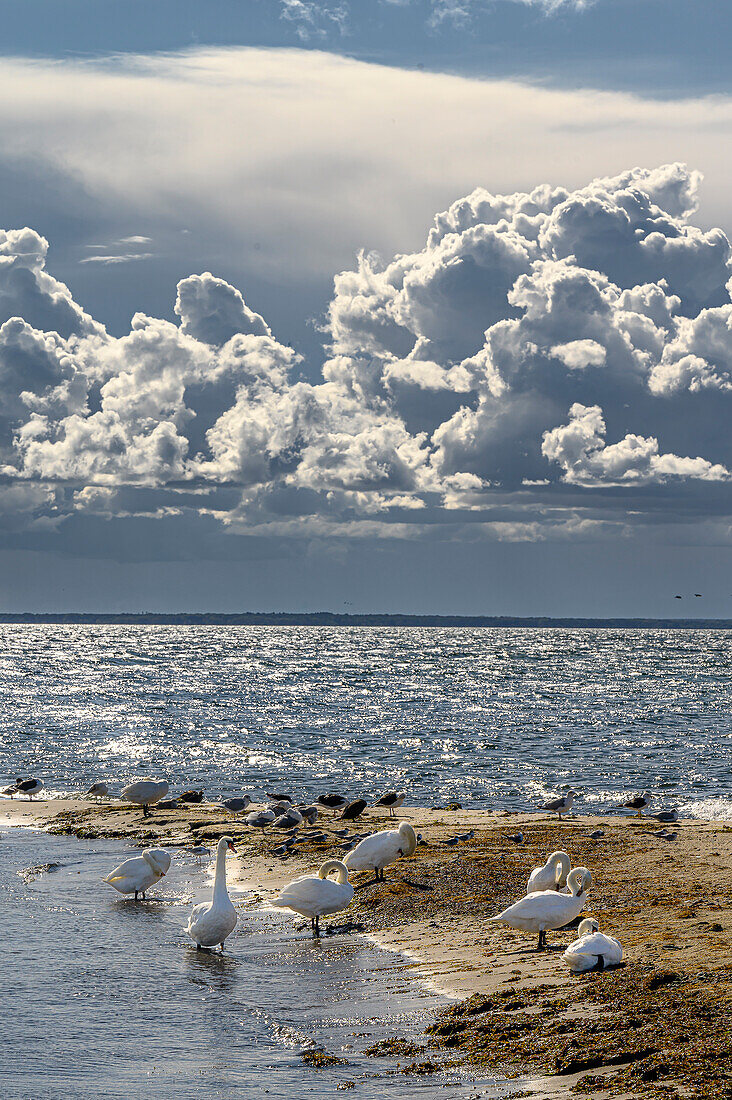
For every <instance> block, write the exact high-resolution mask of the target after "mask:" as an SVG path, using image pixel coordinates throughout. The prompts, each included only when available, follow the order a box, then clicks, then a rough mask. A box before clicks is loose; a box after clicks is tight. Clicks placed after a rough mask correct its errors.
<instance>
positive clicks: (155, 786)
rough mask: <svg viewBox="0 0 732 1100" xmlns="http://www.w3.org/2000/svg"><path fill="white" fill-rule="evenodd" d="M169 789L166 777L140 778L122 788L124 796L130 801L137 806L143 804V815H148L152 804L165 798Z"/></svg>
mask: <svg viewBox="0 0 732 1100" xmlns="http://www.w3.org/2000/svg"><path fill="white" fill-rule="evenodd" d="M169 790H170V787H169V786H168V784H167V782H166V780H165V779H139V780H138V781H137V782H136V783H130V784H129V785H128V786H126V787H123V788H122V797H123V798H126V799H127V801H128V802H134V803H135V805H136V806H142V814H143V817H147V816H148V815H149V813H150V806H152V805H153V803H154V802H159V801H160V799H161V798H165V796H166V794H167V793H168V791H169Z"/></svg>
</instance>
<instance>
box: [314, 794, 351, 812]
mask: <svg viewBox="0 0 732 1100" xmlns="http://www.w3.org/2000/svg"><path fill="white" fill-rule="evenodd" d="M316 801H317V803H318V805H319V806H322V807H323V808H324V809H326V810H333V812H334V813H335V812H336V811H337V810H342V809H343V807H344V806H346V805H347V804H348V799H347V798H344V797H343V795H342V794H321V795H320V797H319V798H317V799H316Z"/></svg>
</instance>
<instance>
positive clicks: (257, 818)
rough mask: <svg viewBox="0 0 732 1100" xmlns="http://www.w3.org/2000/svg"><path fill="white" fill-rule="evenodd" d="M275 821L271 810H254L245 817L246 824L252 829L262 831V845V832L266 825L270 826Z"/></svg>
mask: <svg viewBox="0 0 732 1100" xmlns="http://www.w3.org/2000/svg"><path fill="white" fill-rule="evenodd" d="M274 819H275V814H274V811H273V810H254V811H253V812H252V813H250V814H249V815H248V816H247V817H246V819H245V820H246V823H247V825H249V826H250V828H252V829H261V830H262V844H264V830H265V829H266V828H267V826H268V825H271V824H272V822H273V821H274Z"/></svg>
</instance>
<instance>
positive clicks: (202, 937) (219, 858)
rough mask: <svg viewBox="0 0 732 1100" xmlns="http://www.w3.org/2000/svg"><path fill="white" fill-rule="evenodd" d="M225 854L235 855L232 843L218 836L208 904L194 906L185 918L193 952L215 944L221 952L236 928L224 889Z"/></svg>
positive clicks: (234, 910)
mask: <svg viewBox="0 0 732 1100" xmlns="http://www.w3.org/2000/svg"><path fill="white" fill-rule="evenodd" d="M229 851H231V852H236V848H235V847H234V841H233V840H232V839H231V837H229V836H222V837H221V840H220V841H219V842H218V844H217V845H216V874H215V877H214V887H213V894H212V896H211V901H210V903H208V904H207V903H206V902H205V901H204V902H202V903H201V904H200V905H194V907H193V909H191V915H190V917H189V918H188V927H187V928H186V932H187V933H188V935H189V936H190V937H191V939H192V940H193V942H194V943H195V945H196V951H200V950H201V948H210V947H215V946H216V944H217V943H219V944H221V950H222V951H223V950H224V940H225V939H226V937H227V936H230V935H231V933H232V932H233V931H234V929H235V928H236V922H237V920H238V917H237V915H236V909H235V908H234V906H233V905H232V904H231V898H230V897H229V892H228V890H227V889H226V853H227V852H229Z"/></svg>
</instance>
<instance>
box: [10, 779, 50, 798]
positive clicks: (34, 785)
mask: <svg viewBox="0 0 732 1100" xmlns="http://www.w3.org/2000/svg"><path fill="white" fill-rule="evenodd" d="M44 786H45V784H44V782H43V780H42V779H17V780H16V782H15V790H16V791H17V793H18V794H27V795H28V797H29V798H33V795H34V794H38V792H39V791H41V790H43V787H44Z"/></svg>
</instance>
